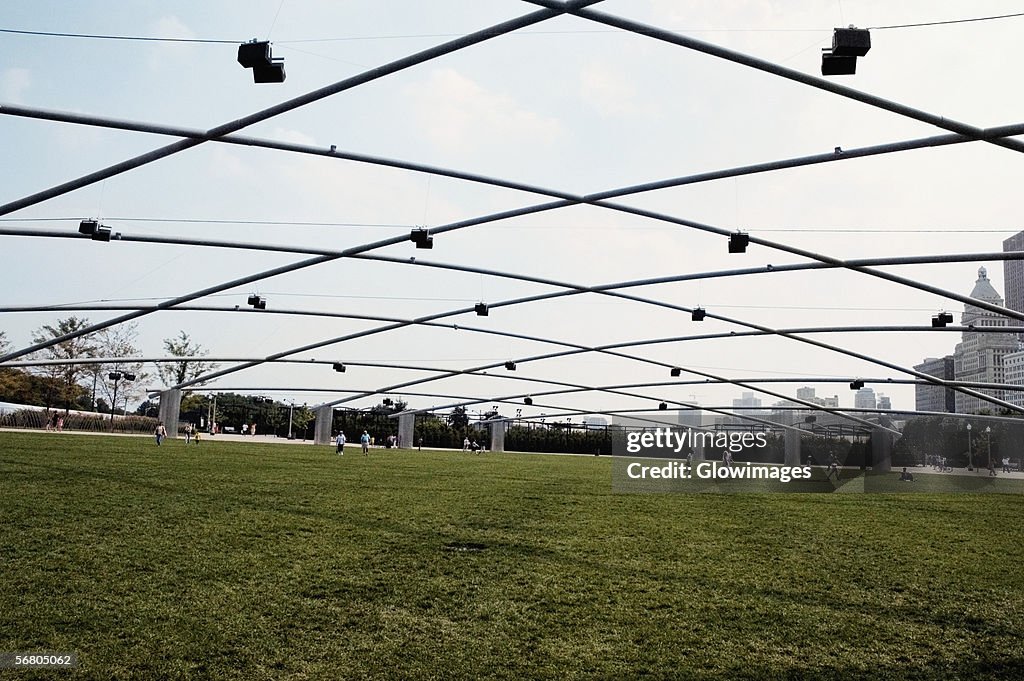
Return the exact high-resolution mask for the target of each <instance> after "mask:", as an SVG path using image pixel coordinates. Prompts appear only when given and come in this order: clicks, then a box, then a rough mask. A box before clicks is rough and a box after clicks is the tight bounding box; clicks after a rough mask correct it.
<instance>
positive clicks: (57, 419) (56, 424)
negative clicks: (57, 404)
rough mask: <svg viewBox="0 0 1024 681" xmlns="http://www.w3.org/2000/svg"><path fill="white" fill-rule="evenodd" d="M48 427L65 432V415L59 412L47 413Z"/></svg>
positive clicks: (48, 428)
mask: <svg viewBox="0 0 1024 681" xmlns="http://www.w3.org/2000/svg"><path fill="white" fill-rule="evenodd" d="M46 429H47V430H55V431H57V432H58V433H60V432H63V431H64V417H63V416H61V415H60V414H58V413H57V412H53V413H52V414H47V415H46Z"/></svg>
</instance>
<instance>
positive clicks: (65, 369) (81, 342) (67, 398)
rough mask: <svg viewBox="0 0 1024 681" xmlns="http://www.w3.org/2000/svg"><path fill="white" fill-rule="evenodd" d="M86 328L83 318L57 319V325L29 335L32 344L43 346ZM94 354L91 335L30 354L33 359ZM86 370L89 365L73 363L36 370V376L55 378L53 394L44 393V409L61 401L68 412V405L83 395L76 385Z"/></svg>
mask: <svg viewBox="0 0 1024 681" xmlns="http://www.w3.org/2000/svg"><path fill="white" fill-rule="evenodd" d="M88 326H89V320H88V319H84V318H79V317H67V318H65V319H59V320H57V325H56V326H51V325H49V324H44V325H43V326H41V327H39V328H38V329H36V330H35V331H34V332H33V333H32V342H33V343H45V342H47V341H52V340H53V339H55V338H60V337H62V336H65V335H67V334H72V333H77V332H79V331H81V330H82V329H85V328H87V327H88ZM95 354H96V344H95V339H94V334H87V335H84V336H79V337H77V338H71V339H69V340H65V341H61V342H59V343H56V344H55V345H51V346H50V347H48V348H43V349H42V350H38V351H36V352H34V353H32V358H33V359H36V360H76V359H82V358H84V357H93V356H94V355H95ZM87 371H88V365H84V364H75V363H73V362H69V363H67V364H55V365H50V366H42V367H38V368H37V369H36V371H35V373H36V374H38V375H40V376H44V377H46V378H51V379H54V381H55V384H54V385H56V386H57V387H58V390H57V391H56V393H55V394H54V393H47V394H46V396H45V399H44V405H43V406H46V407H49V406H51V405H52V404H54V403H55V402H60V403H62V404H63V405H64V409H65V410H68V409H70V408H71V403H72V402H74V401H75V400H76V399H77V398H78V397H79V396H80V395H82V394H83V393H85V389H84V388H82V386H80V385H79V384H78V381H79V379H81V378H82V375H83V374H84V373H86V372H87Z"/></svg>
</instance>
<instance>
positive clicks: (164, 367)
mask: <svg viewBox="0 0 1024 681" xmlns="http://www.w3.org/2000/svg"><path fill="white" fill-rule="evenodd" d="M164 350H166V351H167V353H168V354H169V355H170V356H172V357H188V358H190V359H188V360H187V361H186V360H183V361H181V362H168V363H165V364H160V365H159V366H158V367H157V368H158V370H159V371H160V378H161V379H162V380H163V382H164V385H166V386H172V385H180V384H182V383H184V382H185V381H191V380H192V379H194V378H198V377H199V376H202V375H203V374H206V373H209V372H211V371H215V370H216V369H217V366H218V365H217V364H214V363H212V362H203V361H199V360H197V359H195V358H197V357H205V356H206V355H208V354H210V351H209V350H206V349H204V348H203V347H202V346H201V345H199V344H198V343H193V342H192V339H191V338H189V335H188V334H187V333H185V332H184V331H182V332H181V333H179V334H178V335H177V336H175V337H174V338H165V339H164ZM206 383H207V381H198V382H197V383H195V384H194V385H197V386H199V385H204V384H206Z"/></svg>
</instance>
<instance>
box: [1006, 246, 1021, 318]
mask: <svg viewBox="0 0 1024 681" xmlns="http://www.w3.org/2000/svg"><path fill="white" fill-rule="evenodd" d="M1009 251H1024V232H1018V233H1017V234H1014V235H1013V236H1011V237H1010V238H1009V239H1007V240H1006V241H1004V242H1003V252H1004V253H1006V252H1009ZM1003 280H1004V281H1005V286H1004V289H1005V291H1006V307H1008V308H1010V309H1011V310H1016V311H1017V312H1024V260H1004V261H1003ZM1017 326H1020V325H1019V324H1017Z"/></svg>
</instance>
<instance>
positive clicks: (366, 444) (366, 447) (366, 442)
mask: <svg viewBox="0 0 1024 681" xmlns="http://www.w3.org/2000/svg"><path fill="white" fill-rule="evenodd" d="M359 443H360V444H361V445H363V456H366V455H367V454H369V453H370V434H369V433H367V432H366V431H365V430H364V431H363V434H362V435H361V436H360V437H359Z"/></svg>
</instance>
